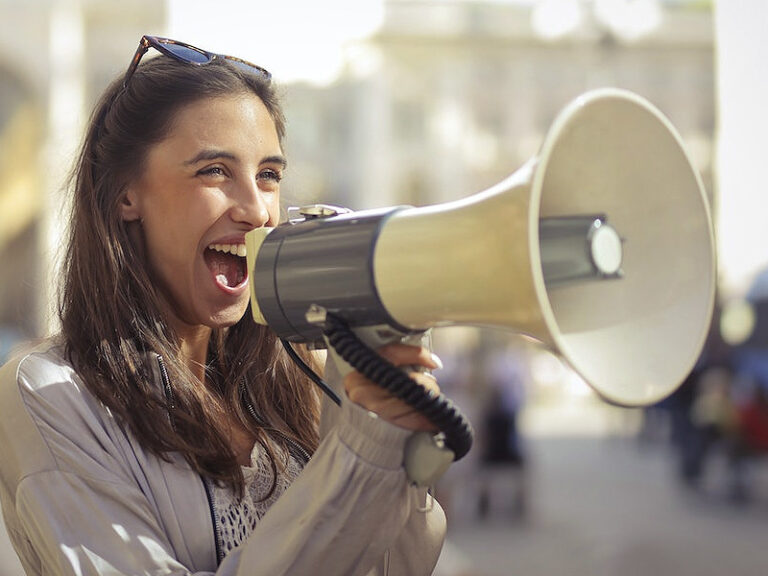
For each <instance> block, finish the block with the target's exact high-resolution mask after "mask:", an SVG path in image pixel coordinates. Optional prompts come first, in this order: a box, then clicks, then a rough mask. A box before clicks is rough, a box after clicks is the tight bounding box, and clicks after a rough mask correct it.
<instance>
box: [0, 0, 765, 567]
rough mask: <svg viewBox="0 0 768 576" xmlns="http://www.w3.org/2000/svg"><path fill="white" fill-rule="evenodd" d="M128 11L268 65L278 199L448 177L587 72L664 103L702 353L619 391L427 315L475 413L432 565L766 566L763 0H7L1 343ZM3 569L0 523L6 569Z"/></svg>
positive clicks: (513, 135) (394, 196) (527, 127)
mask: <svg viewBox="0 0 768 576" xmlns="http://www.w3.org/2000/svg"><path fill="white" fill-rule="evenodd" d="M144 33H151V34H158V35H166V36H170V37H172V38H176V39H179V40H183V41H186V42H189V43H191V44H195V45H197V46H200V47H203V48H206V49H208V50H211V51H214V52H220V53H227V54H234V55H238V56H241V57H243V58H245V59H248V60H251V61H253V62H256V63H259V64H261V65H263V66H265V67H266V68H268V69H269V70H271V71H272V72H273V73H274V75H275V77H276V79H277V81H278V82H279V83H280V85H281V91H282V93H283V94H284V99H285V106H286V113H287V118H288V139H287V142H286V154H287V156H288V157H289V160H290V169H289V170H288V173H287V175H286V179H285V181H284V187H283V195H284V199H285V203H286V205H288V204H306V203H311V202H329V203H335V204H341V205H345V206H349V207H351V208H355V209H362V208H373V207H379V206H391V205H395V204H412V205H417V206H418V205H426V204H435V203H438V202H443V201H448V200H454V199H458V198H461V197H464V196H468V195H470V194H474V193H476V192H479V191H481V190H484V189H485V188H487V187H488V186H490V185H492V184H495V183H496V182H498V181H499V180H501V179H502V178H504V177H505V176H507V175H508V174H510V173H512V172H513V171H515V170H516V169H517V168H518V167H520V166H521V165H522V164H523V163H524V162H525V161H526V160H528V159H529V158H530V157H532V156H533V155H535V154H536V152H537V150H538V148H539V146H540V145H541V143H542V140H543V138H544V135H545V134H546V131H547V129H548V127H549V126H550V124H551V123H552V121H553V120H554V118H555V116H556V114H557V113H558V111H559V110H560V109H562V108H563V107H564V106H565V105H566V104H567V103H568V102H569V101H570V100H572V99H573V98H574V97H576V96H577V95H579V94H581V93H582V92H584V91H586V90H588V89H591V88H596V87H601V86H615V87H621V88H626V89H629V90H632V91H634V92H637V93H638V94H640V95H642V96H644V97H645V98H647V99H649V100H650V101H651V102H652V103H654V104H655V105H656V106H657V107H659V108H660V109H661V110H662V111H663V112H664V113H665V114H666V115H667V116H668V117H669V119H670V120H671V121H672V123H673V124H674V125H675V127H676V128H677V129H678V131H679V132H680V134H681V136H682V138H683V140H684V141H685V143H686V145H687V147H688V151H689V153H690V156H691V158H692V160H693V163H694V164H695V166H696V168H697V169H698V170H699V172H700V173H701V176H702V180H703V183H704V186H705V188H706V193H707V196H708V197H709V200H710V202H711V205H712V211H713V217H714V223H715V232H716V240H717V251H718V257H719V280H718V306H717V310H716V313H715V318H714V321H713V324H712V330H711V335H710V338H709V341H708V343H707V346H706V347H705V350H704V352H703V353H702V357H701V359H700V360H699V362H698V364H697V366H696V368H695V369H694V371H693V372H692V373H691V375H690V377H689V378H688V379H687V380H686V381H685V382H684V383H683V385H682V386H681V388H680V389H679V391H678V392H676V393H675V394H673V396H672V397H670V398H669V399H667V400H665V401H663V402H661V403H660V404H659V405H656V406H652V407H648V408H647V409H642V410H641V409H631V410H630V409H622V408H617V407H613V406H609V405H607V404H605V403H603V402H602V401H600V400H599V399H598V398H597V397H596V396H595V394H594V393H593V392H591V390H590V389H589V388H588V387H587V386H586V385H585V384H584V382H583V381H582V380H581V379H580V378H579V377H578V376H577V375H575V374H574V373H573V372H572V371H571V370H570V369H569V368H568V367H567V366H565V365H564V364H563V362H562V361H561V360H560V359H558V358H557V357H556V356H554V355H552V354H551V353H550V352H549V351H547V350H545V349H544V348H543V347H541V346H540V345H539V344H537V343H536V342H534V341H532V340H529V339H526V338H524V337H522V336H519V335H515V334H509V333H505V332H502V331H494V330H486V329H482V330H481V329H475V328H463V327H462V328H442V329H439V330H436V331H435V334H434V345H435V349H436V351H437V353H438V354H439V355H440V356H441V358H442V359H443V361H444V364H445V368H444V369H443V370H442V371H441V372H440V373H439V374H438V376H439V379H440V382H441V385H442V387H443V389H444V390H445V391H446V393H447V394H448V395H449V396H450V397H451V398H453V399H454V401H455V402H456V403H457V404H458V405H459V406H461V407H462V409H463V410H464V411H465V412H466V413H467V414H468V415H469V416H470V419H471V420H472V421H473V423H474V426H475V428H476V429H477V432H478V439H477V443H476V445H475V447H474V448H473V450H472V452H470V454H469V455H468V456H467V457H466V458H464V459H463V460H462V461H461V462H459V463H457V464H456V465H454V466H453V467H452V468H451V469H450V470H449V472H448V474H446V476H445V477H444V479H443V480H441V482H440V484H439V485H438V486H437V487H436V491H437V494H438V497H439V499H440V501H441V502H442V503H443V506H444V507H445V509H446V512H447V514H448V518H449V534H448V541H447V543H446V548H445V550H444V553H443V555H442V557H441V560H440V563H439V565H438V569H437V572H436V574H438V575H442V576H447V575H456V576H458V575H462V576H469V575H475V576H480V575H482V576H496V575H508V574H516V575H523V576H533V575H539V574H540V575H551V574H566V575H572V576H579V575H582V574H584V575H586V574H590V575H593V576H601V575H622V576H632V575H635V574H637V575H640V574H651V573H652V574H656V575H657V576H666V575H679V576H685V575H688V574H696V575H698V576H709V575H711V576H716V575H721V574H726V573H727V574H734V575H740V574H744V575H750V576H754V575H755V574H760V573H765V571H766V566H768V549H766V546H765V542H766V541H768V540H766V538H768V458H766V457H765V455H766V454H768V408H767V407H766V406H767V405H766V400H765V390H767V389H768V369H767V368H766V365H768V344H766V343H767V342H768V334H766V331H767V330H768V328H766V326H768V324H766V323H765V315H766V312H765V310H764V309H765V308H768V305H767V304H765V302H768V275H766V274H765V273H763V271H764V269H765V267H766V265H768V226H766V225H765V223H764V221H765V215H766V212H767V211H768V202H766V200H765V196H766V180H767V178H766V175H765V173H764V171H763V170H762V168H763V166H764V162H765V160H764V159H763V158H762V157H761V156H762V154H763V153H764V152H763V151H764V150H766V149H768V147H766V146H765V142H764V141H765V134H766V133H768V113H767V112H766V110H765V104H764V103H765V102H768V72H767V70H768V68H766V57H767V56H768V3H766V2H764V1H763V0H741V1H739V2H735V1H728V0H719V1H715V0H483V1H480V0H477V1H472V0H463V1H462V0H453V1H437V0H354V1H353V0H324V1H323V2H313V1H311V0H305V1H301V0H282V1H281V2H262V1H260V0H258V1H254V0H248V1H246V0H242V1H236V0H218V1H217V2H215V3H214V2H205V3H204V2H201V1H200V0H166V1H165V2H162V1H160V0H134V1H132V2H122V1H119V0H0V269H1V270H2V273H0V361H2V360H3V359H4V358H5V357H6V356H7V354H9V351H10V350H11V349H12V348H13V347H14V346H15V345H17V344H19V343H20V342H24V341H26V340H28V339H31V338H36V337H40V336H43V335H45V334H48V333H50V332H52V331H55V330H56V321H55V318H54V316H53V314H52V310H53V307H52V301H53V298H54V296H55V286H56V282H57V273H56V257H57V250H58V248H59V246H60V245H61V238H62V230H63V226H64V223H63V221H62V219H61V215H62V213H63V211H64V210H65V208H66V190H65V179H66V176H67V171H68V170H69V168H70V166H71V165H72V162H73V159H74V156H75V154H76V150H77V146H78V144H79V142H80V138H81V134H82V131H83V127H84V123H85V121H86V119H87V117H88V114H89V111H90V109H91V107H92V106H93V105H94V103H95V100H96V98H97V97H98V95H99V94H100V92H101V91H102V90H103V89H104V88H105V86H106V84H107V83H108V82H109V81H110V80H111V79H112V78H113V77H115V76H116V75H118V74H121V73H122V72H123V71H124V70H125V68H126V67H127V65H128V63H129V60H130V58H131V56H132V55H133V52H134V50H135V49H136V46H137V45H138V41H139V39H140V37H141V35H142V34H144ZM760 142H763V144H762V145H761V144H760ZM446 257H449V255H446ZM745 302H747V303H748V305H745ZM627 369H628V370H631V369H632V367H627ZM20 574H21V569H20V567H19V564H18V562H17V560H16V559H15V556H14V554H13V552H12V550H11V548H10V546H9V545H8V543H7V539H6V538H5V537H4V534H3V533H1V532H0V575H2V576H17V575H20Z"/></svg>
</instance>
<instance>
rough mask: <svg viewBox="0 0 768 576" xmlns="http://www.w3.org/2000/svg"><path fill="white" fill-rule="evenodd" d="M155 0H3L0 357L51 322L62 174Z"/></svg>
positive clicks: (158, 21)
mask: <svg viewBox="0 0 768 576" xmlns="http://www.w3.org/2000/svg"><path fill="white" fill-rule="evenodd" d="M164 23H165V8H164V5H163V3H161V2H153V1H150V0H140V1H136V2H119V1H113V0H37V1H35V2H27V1H24V0H0V169H1V170H2V172H1V173H2V174H3V177H2V178H1V179H0V269H2V270H3V272H2V274H0V360H2V356H3V355H4V353H5V352H6V349H7V347H8V346H9V345H11V344H12V343H13V341H15V340H17V339H19V338H28V337H33V336H37V335H40V334H42V333H45V332H46V331H47V330H48V329H49V327H50V326H51V324H52V320H51V318H52V314H51V311H52V308H51V304H50V302H51V301H52V297H53V294H54V289H55V285H56V273H55V268H54V267H53V262H54V259H55V257H56V255H57V253H58V251H59V250H60V248H61V226H62V222H63V220H62V215H63V214H64V213H65V212H66V203H65V198H66V194H65V191H64V189H65V180H66V176H67V171H68V170H69V168H70V167H71V165H72V160H73V158H74V155H75V153H76V150H77V145H78V143H79V142H80V139H81V136H82V131H83V124H84V119H85V118H86V116H87V114H88V111H89V110H90V109H91V108H92V106H93V104H94V101H95V99H96V98H97V97H98V95H99V94H100V93H101V91H102V90H103V89H104V87H105V86H106V84H107V82H108V81H109V80H111V79H112V78H113V77H114V76H115V75H116V74H117V73H119V71H120V70H121V69H122V68H123V67H126V66H127V65H128V62H129V59H130V55H131V50H132V49H135V47H136V46H137V45H138V40H139V38H140V37H141V34H142V33H143V32H145V31H146V30H158V29H162V27H163V26H164Z"/></svg>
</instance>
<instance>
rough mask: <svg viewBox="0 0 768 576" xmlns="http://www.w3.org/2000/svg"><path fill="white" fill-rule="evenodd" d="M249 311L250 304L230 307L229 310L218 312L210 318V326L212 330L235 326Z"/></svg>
mask: <svg viewBox="0 0 768 576" xmlns="http://www.w3.org/2000/svg"><path fill="white" fill-rule="evenodd" d="M247 310H248V302H247V301H246V302H245V304H244V305H241V304H238V305H236V306H228V307H227V308H224V309H221V310H216V311H215V312H213V313H212V314H211V315H210V316H209V319H210V320H209V322H207V324H208V326H209V327H211V328H229V327H230V326H234V325H235V324H237V323H238V322H240V320H242V319H243V316H245V313H246V311H247Z"/></svg>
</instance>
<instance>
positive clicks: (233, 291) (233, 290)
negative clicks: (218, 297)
mask: <svg viewBox="0 0 768 576" xmlns="http://www.w3.org/2000/svg"><path fill="white" fill-rule="evenodd" d="M213 283H214V284H216V287H217V288H218V289H219V290H221V291H222V292H224V293H225V294H229V295H230V296H240V295H241V294H242V293H243V292H245V291H246V290H247V289H248V278H247V277H246V279H245V280H243V281H242V282H241V283H240V284H238V285H237V286H226V285H224V284H222V283H221V282H219V281H218V280H217V279H216V277H215V276H214V277H213Z"/></svg>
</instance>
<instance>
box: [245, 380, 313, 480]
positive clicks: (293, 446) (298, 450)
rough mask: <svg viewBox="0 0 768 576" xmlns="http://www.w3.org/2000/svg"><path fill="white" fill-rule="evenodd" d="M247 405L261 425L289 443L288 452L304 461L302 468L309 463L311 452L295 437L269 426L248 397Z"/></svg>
mask: <svg viewBox="0 0 768 576" xmlns="http://www.w3.org/2000/svg"><path fill="white" fill-rule="evenodd" d="M244 386H245V385H244V384H243V387H244ZM245 407H246V408H247V409H248V413H249V414H250V415H251V418H253V419H254V420H255V421H256V422H258V423H259V424H260V425H261V426H263V427H264V429H265V430H266V429H268V430H269V432H274V433H275V434H277V435H278V436H280V438H282V439H283V440H284V441H285V443H286V444H287V445H288V452H290V453H291V455H292V456H293V457H294V458H296V459H297V460H299V461H301V462H302V468H303V467H304V466H306V465H307V463H308V462H309V458H310V456H309V453H308V452H307V451H306V450H304V448H303V447H302V446H301V444H299V443H298V442H296V441H295V440H294V439H293V438H291V437H290V436H288V435H287V434H285V433H284V432H283V431H282V430H278V429H277V428H271V427H269V428H268V427H267V424H266V422H264V420H263V419H262V418H261V417H260V416H259V415H258V413H257V412H256V408H254V407H253V404H251V401H250V400H248V398H247V397H246V399H245Z"/></svg>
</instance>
